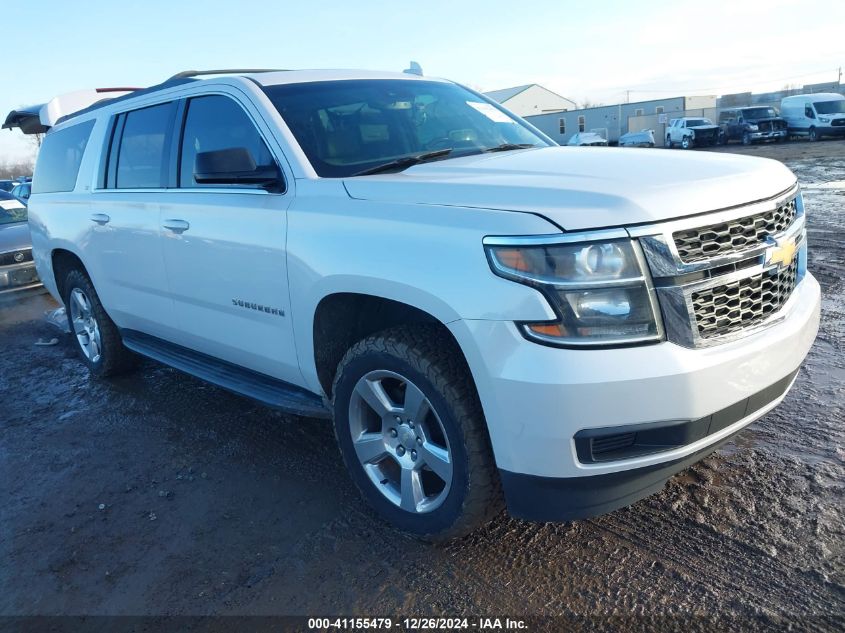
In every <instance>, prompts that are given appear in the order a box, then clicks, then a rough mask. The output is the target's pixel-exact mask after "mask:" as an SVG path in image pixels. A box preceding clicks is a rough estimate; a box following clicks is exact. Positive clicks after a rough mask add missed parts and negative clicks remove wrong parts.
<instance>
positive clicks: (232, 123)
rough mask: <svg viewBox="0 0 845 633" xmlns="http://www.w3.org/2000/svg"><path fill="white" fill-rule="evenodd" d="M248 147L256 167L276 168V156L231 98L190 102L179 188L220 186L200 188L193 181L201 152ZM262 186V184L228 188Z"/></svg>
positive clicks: (211, 97) (183, 139)
mask: <svg viewBox="0 0 845 633" xmlns="http://www.w3.org/2000/svg"><path fill="white" fill-rule="evenodd" d="M240 147H245V148H246V149H248V150H249V152H250V153H251V154H252V157H253V159H254V160H255V164H256V165H257V166H268V165H273V164H274V160H273V155H272V154H270V150H269V149H267V145H265V144H264V140H263V139H262V138H261V135H260V134H259V133H258V130H257V129H256V128H255V125H254V124H253V122H252V120H250V118H249V116H247V114H246V112H244V111H243V109H242V108H241V107H240V106H239V105H238V104H237V103H235V102H234V101H233V100H232V99H230V98H228V97H222V96H217V95H215V96H209V97H197V98H196V99H191V100H190V101H189V102H188V113H187V115H186V119H185V132H184V135H183V137H182V157H181V161H180V175H179V185H180V186H182V187H220V185H201V184H197V182H196V181H195V180H194V164H195V162H196V158H197V154H198V153H199V152H212V151H217V150H221V149H233V148H240ZM226 186H227V187H229V186H239V187H244V186H246V187H260V185H226Z"/></svg>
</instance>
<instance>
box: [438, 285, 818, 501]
mask: <svg viewBox="0 0 845 633" xmlns="http://www.w3.org/2000/svg"><path fill="white" fill-rule="evenodd" d="M820 296H821V295H820V290H819V285H818V282H816V280H815V279H814V278H813V277H812V276H811V275H809V274H807V275H806V276H805V277H804V279H803V280H802V281H801V282H800V283H799V284H798V286H797V287H796V288H795V291H794V292H793V294H792V297H791V298H790V299H789V301H788V302H787V303H786V305H785V306H784V307H783V311H784V315H785V318H784V319H783V320H782V321H781V322H779V323H777V324H776V325H773V326H771V327H769V328H767V329H765V330H763V331H760V332H757V333H755V334H751V335H749V336H747V337H745V338H742V339H739V340H737V341H733V342H730V343H725V344H723V345H718V346H714V347H710V348H704V349H687V348H684V347H680V346H678V345H675V344H673V343H668V342H664V343H660V344H656V345H649V346H641V347H629V348H620V349H605V350H568V349H556V348H550V347H544V346H542V345H538V344H535V343H531V342H528V341H526V340H525V339H524V338H523V337H522V336H521V335H520V333H519V332H518V331H517V329H516V327H515V326H514V325H513V324H512V323H510V322H501V321H456V322H453V323H452V324H450V328H451V330H452V332H453V334H454V335H455V337H456V339H457V340H458V342H459V343H460V344H461V347H462V349H463V350H464V352H465V354H466V356H467V361H468V362H469V365H470V368H471V370H472V374H473V377H474V379H475V382H476V386H477V388H478V392H479V396H480V397H481V402H482V404H483V407H484V412H485V416H486V418H487V425H488V430H489V433H490V439H491V443H492V446H493V451H494V453H495V457H496V462H497V465H498V467H499V469H500V471H501V472H502V481H503V483H504V485H505V492H506V495H507V497H508V502H509V505H511V506H512V508H513V509H515V513H516V514H519V515H521V516H528V514H527V513H526V512H525V511H524V510H525V508H522V507H521V505H520V504H522V505H524V503H523V502H524V500H525V499H528V498H529V497H530V495H528V494H527V492H526V487H525V485H524V483H525V482H526V481H527V482H533V483H534V484H537V485H538V486H539V488H540V489H543V490H547V491H548V490H554V489H562V490H568V489H574V490H579V491H584V492H583V494H584V495H586V497H585V498H587V499H589V498H590V496H591V494H592V495H593V496H594V497H595V495H596V494H598V492H599V490H600V489H601V488H602V487H606V485H605V484H606V482H608V481H614V482H620V481H621V482H625V481H631V482H636V481H639V483H633V484H631V485H632V486H633V487H634V490H633V491H632V490H627V491H623V492H624V494H617V493H618V492H619V491H618V490H616V491H615V492H613V493H612V494H611V495H610V496H611V497H614V499H616V501H614V502H613V503H610V501H607V500H606V501H607V502H606V503H604V502H603V503H600V504H598V506H597V508H598V510H597V511H589V512H587V513H586V514H583V513H581V514H579V516H589V515H590V514H596V513H600V512H605V511H608V510H609V509H612V508H611V506H613V507H620V506H621V505H625V504H627V503H630V502H632V501H633V500H636V498H640V497H641V496H645V495H646V494H649V493H650V492H653V491H654V490H655V489H657V488H659V485H662V482H664V481H665V480H666V478H667V477H669V476H671V474H673V473H674V472H676V471H677V470H679V469H682V468H684V467H686V466H688V465H689V464H691V463H693V462H694V461H696V460H697V459H701V457H703V456H704V455H706V454H707V453H708V452H710V451H712V450H714V449H715V447H716V446H718V445H719V444H720V443H721V442H723V441H724V440H725V439H726V438H728V437H730V436H731V435H733V434H734V433H736V432H737V431H739V430H741V429H742V428H743V427H745V426H746V425H748V424H750V423H751V422H753V421H754V420H755V419H757V418H759V417H760V416H762V415H764V414H765V413H766V412H767V411H769V410H770V409H771V408H773V407H774V406H776V405H777V404H778V402H780V400H781V399H782V398H783V396H784V395H785V391H784V392H783V393H781V394H779V395H777V394H775V397H774V400H771V401H770V402H768V403H765V404H764V406H762V407H761V408H759V409H756V410H749V409H748V407H746V408H743V411H742V415H739V416H738V417H736V411H737V407H738V405H739V403H742V402H747V401H748V400H749V398H753V397H755V396H756V397H757V400H755V402H756V403H760V402H761V400H760V399H759V394H761V393H762V392H766V390H767V389H770V388H771V387H772V386H773V385H775V384H776V383H778V382H779V381H784V379H786V378H787V377H788V376H790V375H791V374H793V373H794V372H795V371H796V370H797V369H798V367H799V366H800V364H801V362H802V361H803V360H804V358H805V356H806V355H807V352H808V351H809V349H810V346H811V345H812V343H813V340H814V339H815V336H816V332H817V331H818V323H819V309H820V307H819V306H820ZM787 386H788V385H787ZM787 386H785V387H784V389H786V387H787ZM768 393H769V394H771V391H769V392H768ZM731 408H733V413H732V415H735V418H732V419H730V420H728V421H727V422H726V423H725V424H720V425H718V426H719V428H717V429H716V430H715V432H708V433H706V434H704V435H703V436H702V435H699V436H697V439H695V438H694V437H693V438H691V439H692V440H693V441H691V442H689V443H687V444H683V445H681V446H674V447H671V448H668V449H667V450H661V451H658V452H652V453H649V454H644V455H640V456H636V457H631V458H624V459H618V460H609V461H600V462H595V463H586V462H584V461H582V460H581V459H579V455H578V447H577V444H576V434H578V433H579V432H583V431H584V430H590V429H602V428H606V427H615V428H618V427H620V426H622V427H624V426H626V425H649V424H667V423H676V422H685V421H691V422H692V421H699V420H701V419H706V418H707V417H708V416H713V414H715V413H721V412H722V411H723V410H731ZM753 408H754V407H752V409H753ZM746 413H747V415H746ZM708 431H709V429H708ZM690 460H691V461H690ZM525 477H528V479H526V478H525ZM643 478H645V479H643ZM549 479H556V480H561V481H556V482H554V483H551V484H550V483H549V481H546V480H549ZM658 480H659V482H658ZM514 481H520V482H522V483H520V484H519V485H510V484H512V483H513V482H514ZM538 482H539V483H538ZM640 484H643V485H640ZM655 486H656V487H657V488H655ZM590 491H592V493H591V492H590ZM579 494H582V493H580V492H579ZM614 495H615V496H614ZM540 496H541V497H542V498H545V493H544V494H543V495H540ZM520 499H522V500H523V501H520ZM617 501H618V503H617ZM573 502H574V500H573V499H572V498H571V497H567V496H566V495H563V497H561V498H560V503H558V504H557V507H558V510H560V511H562V510H563V509H565V508H566V507H567V505H566V504H569V507H572V504H573ZM550 503H551V500H549V499H546V502H544V505H545V506H548V505H549V504H550ZM515 504H516V505H515ZM614 504H616V505H614ZM552 505H554V504H552ZM573 511H575V508H574V507H573ZM576 514H577V512H576ZM556 516H559V517H563V514H562V513H561V512H558V514H557V515H556ZM573 516H574V515H573ZM569 518H573V517H572V516H570V517H569Z"/></svg>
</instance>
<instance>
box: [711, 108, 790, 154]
mask: <svg viewBox="0 0 845 633" xmlns="http://www.w3.org/2000/svg"><path fill="white" fill-rule="evenodd" d="M788 136H789V132H788V130H787V123H786V120H785V119H783V118H781V116H780V115H779V114H778V113H777V110H775V109H774V108H769V107H761V106H754V107H749V108H731V109H727V110H722V111H721V112H720V113H719V142H720V143H722V144H725V143H729V142H730V141H741V142H742V144H743V145H751V144H752V143H756V142H759V141H779V142H781V141H785V140H786V139H787V138H788Z"/></svg>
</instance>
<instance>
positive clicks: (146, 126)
mask: <svg viewBox="0 0 845 633" xmlns="http://www.w3.org/2000/svg"><path fill="white" fill-rule="evenodd" d="M172 112H173V109H172V104H170V103H164V104H162V105H157V106H153V107H151V108H144V109H143V110H134V111H132V112H129V113H127V114H126V125H125V126H124V128H123V136H122V137H121V139H120V150H119V151H118V154H117V176H116V178H115V187H117V188H119V189H143V188H148V187H164V186H165V182H166V179H165V175H166V166H165V154H166V151H165V150H166V148H167V146H166V138H167V133H168V130H169V128H170V123H171V116H172Z"/></svg>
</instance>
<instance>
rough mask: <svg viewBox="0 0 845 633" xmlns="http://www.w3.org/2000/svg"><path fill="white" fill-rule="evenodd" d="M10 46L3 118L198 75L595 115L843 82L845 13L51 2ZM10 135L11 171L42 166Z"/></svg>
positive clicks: (751, 6)
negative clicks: (424, 93)
mask: <svg viewBox="0 0 845 633" xmlns="http://www.w3.org/2000/svg"><path fill="white" fill-rule="evenodd" d="M37 5H38V7H37V11H36V12H35V13H32V11H25V12H24V13H25V14H26V15H22V16H21V17H22V18H23V19H22V21H21V22H19V21H18V19H17V18H15V17H14V16H12V17H10V16H7V18H9V26H10V28H7V29H5V30H4V32H3V50H4V51H5V55H6V64H5V65H4V67H5V68H4V69H5V72H4V80H3V86H2V88H0V116H2V117H3V118H5V114H6V113H7V112H8V111H9V110H11V109H14V108H15V107H18V106H20V105H25V104H30V103H41V102H44V101H47V100H48V99H50V98H51V97H53V96H55V95H57V94H61V93H63V92H70V91H73V90H78V89H80V88H96V87H107V86H126V85H131V86H147V85H151V84H154V83H158V82H160V81H162V80H163V79H166V78H167V77H168V76H170V75H172V74H174V73H175V72H178V71H180V70H184V69H188V68H232V67H272V68H366V69H376V70H401V69H403V68H406V67H407V65H408V61H409V60H411V59H413V60H416V61H418V62H419V63H420V64H421V65H422V67H423V70H424V71H425V73H426V74H427V75H434V76H440V77H447V78H450V79H454V80H456V81H459V82H462V83H465V84H468V85H470V86H472V87H474V88H478V89H481V90H494V89H497V88H506V87H509V86H515V85H520V84H526V83H539V84H542V85H544V86H546V87H548V88H550V89H552V90H554V91H555V92H559V93H560V94H562V95H564V96H566V97H569V98H571V99H574V100H575V101H577V102H579V103H580V102H582V101H584V100H585V99H589V100H590V101H592V102H604V103H618V102H620V101H624V100H625V98H626V90H630V100H631V101H638V100H645V99H653V98H659V97H666V96H677V95H692V94H724V93H730V92H741V91H745V90H752V91H754V92H765V91H768V90H777V89H780V88H781V87H783V86H784V85H785V84H797V85H801V84H804V83H815V82H822V81H835V80H836V79H837V69H838V67H839V66H845V35H843V30H842V28H843V25H845V2H842V0H836V1H833V2H831V1H830V0H824V1H822V0H799V1H792V0H767V1H766V2H743V1H742V0H734V1H733V2H722V1H711V2H684V1H676V2H671V3H668V2H667V3H653V2H648V3H646V2H622V1H620V2H598V1H594V2H566V1H565V0H548V1H547V0H532V1H531V2H513V1H509V2H503V1H500V0H486V1H484V2H476V1H474V0H426V2H397V1H396V0H390V1H385V2H381V1H367V0H355V1H351V0H320V1H319V2H303V1H302V0H297V1H295V2H287V1H285V0H273V1H270V0H265V1H262V2H259V1H255V0H238V1H235V2H233V1H232V0H201V1H196V0H181V1H180V0H144V1H143V2H137V3H129V2H119V3H118V2H114V1H113V0H86V1H85V2H82V3H74V2H67V0H40V1H39V2H38V3H37ZM33 151H34V150H33V146H32V144H31V143H29V142H27V140H26V138H25V137H24V136H23V135H22V134H20V133H19V132H18V131H14V132H9V131H7V130H4V131H3V132H2V133H0V162H5V161H7V160H10V159H16V158H19V157H21V156H25V155H28V154H32V153H33Z"/></svg>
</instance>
